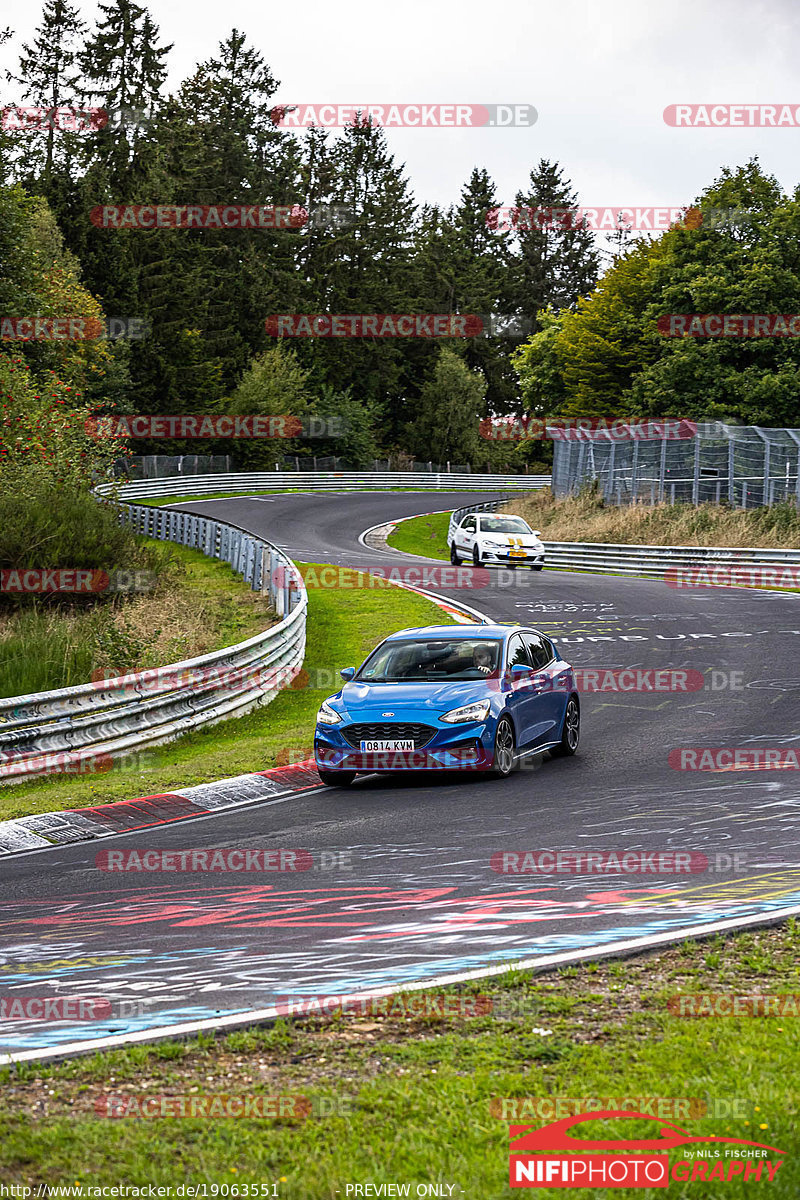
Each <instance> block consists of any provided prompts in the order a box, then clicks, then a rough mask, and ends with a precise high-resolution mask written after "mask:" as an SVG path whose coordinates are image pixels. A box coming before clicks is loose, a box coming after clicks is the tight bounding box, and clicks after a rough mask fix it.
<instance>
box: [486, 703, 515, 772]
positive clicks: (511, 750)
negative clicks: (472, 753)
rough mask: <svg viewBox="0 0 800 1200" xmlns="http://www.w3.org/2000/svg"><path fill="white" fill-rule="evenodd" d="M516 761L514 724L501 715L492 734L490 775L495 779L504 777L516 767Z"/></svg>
mask: <svg viewBox="0 0 800 1200" xmlns="http://www.w3.org/2000/svg"><path fill="white" fill-rule="evenodd" d="M518 762H519V760H518V758H517V744H516V738H515V737H514V726H513V725H512V724H511V722H510V721H509V719H508V717H501V718H500V720H499V721H498V722H497V730H496V732H495V735H494V756H493V765H492V775H494V776H495V778H497V779H505V778H506V776H507V775H510V774H511V772H512V771H513V770H514V769H515V768H516V767H517V765H518Z"/></svg>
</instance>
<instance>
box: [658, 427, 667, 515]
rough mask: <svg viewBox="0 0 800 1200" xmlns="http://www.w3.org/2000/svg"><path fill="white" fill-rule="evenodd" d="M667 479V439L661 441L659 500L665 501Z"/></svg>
mask: <svg viewBox="0 0 800 1200" xmlns="http://www.w3.org/2000/svg"><path fill="white" fill-rule="evenodd" d="M666 479H667V439H666V437H663V438H662V439H661V465H660V467H659V469H658V498H659V500H663V499H664V487H665V484H666Z"/></svg>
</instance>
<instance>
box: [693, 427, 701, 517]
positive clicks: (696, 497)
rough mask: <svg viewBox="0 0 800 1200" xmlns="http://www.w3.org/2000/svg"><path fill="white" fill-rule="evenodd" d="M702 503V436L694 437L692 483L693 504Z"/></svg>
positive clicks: (697, 434)
mask: <svg viewBox="0 0 800 1200" xmlns="http://www.w3.org/2000/svg"><path fill="white" fill-rule="evenodd" d="M699 503H700V434H699V432H698V433H696V434H695V435H694V479H693V481H692V504H699Z"/></svg>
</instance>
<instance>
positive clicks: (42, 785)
mask: <svg viewBox="0 0 800 1200" xmlns="http://www.w3.org/2000/svg"><path fill="white" fill-rule="evenodd" d="M195 553H196V552H195ZM201 557H202V556H201ZM205 561H206V562H209V560H207V559H206V560H205ZM211 565H213V566H214V567H215V568H216V567H219V568H220V570H221V571H222V573H223V575H224V572H225V571H227V572H228V576H229V577H228V579H227V580H224V581H223V582H222V583H221V586H224V587H225V588H227V589H228V590H230V589H231V588H232V587H233V586H234V584H233V583H232V580H233V579H236V577H235V576H233V575H232V573H231V572H230V569H229V568H227V567H226V566H225V565H224V564H216V563H214V564H211ZM318 566H319V564H318ZM358 575H359V573H358V572H352V578H353V581H354V582H355V581H356V579H357V577H358ZM345 578H347V576H345ZM235 586H237V587H240V588H242V589H243V591H246V592H247V593H249V592H250V589H249V588H248V587H247V586H246V585H245V584H243V583H241V581H240V580H236V584H235ZM354 595H357V597H358V604H357V605H356V604H354V603H353V600H354ZM434 621H435V622H436V623H437V624H447V623H448V621H449V618H447V616H446V614H444V613H443V612H442V611H441V609H439V608H437V607H436V605H434V604H433V603H432V602H431V601H430V600H425V599H424V598H423V597H422V596H417V595H414V594H413V593H412V592H408V591H405V590H403V589H402V588H394V587H387V588H379V589H374V588H359V589H358V591H357V593H355V592H354V591H353V590H350V589H343V588H311V589H309V610H308V626H307V631H308V632H307V638H308V640H307V645H306V658H305V662H304V673H303V674H301V675H300V676H298V679H297V680H296V683H297V684H298V686H297V687H292V688H287V689H285V690H284V691H283V692H281V694H280V695H279V696H277V697H276V698H275V699H274V700H273V701H272V703H271V704H269V705H267V706H266V707H264V708H258V709H255V710H254V711H253V712H251V713H248V714H247V715H246V716H243V717H239V718H238V719H236V720H231V721H224V722H220V724H219V725H215V726H212V727H211V728H210V729H206V730H200V731H198V732H196V733H192V734H189V735H187V736H186V737H183V738H181V739H180V741H177V742H173V743H171V744H170V745H168V746H163V747H160V748H156V749H154V750H150V751H147V752H146V753H144V754H141V755H138V756H134V757H133V758H132V759H131V760H129V762H128V761H126V760H123V761H122V762H121V763H120V768H119V770H114V771H111V772H109V773H108V774H106V775H99V776H86V777H77V776H69V777H65V776H53V777H51V778H50V779H45V780H42V781H31V782H30V783H20V784H14V785H13V786H11V787H4V788H0V821H1V820H7V819H8V818H9V817H20V816H24V815H26V814H28V813H34V812H48V811H51V810H52V811H55V810H57V809H61V808H73V807H76V806H84V805H89V804H100V803H109V802H110V801H113V800H125V799H128V798H130V797H131V796H147V795H154V794H156V793H159V792H168V791H169V790H170V789H171V788H178V787H181V786H184V787H186V786H189V785H191V784H195V783H205V782H207V781H209V780H212V779H220V778H221V777H223V776H229V775H241V774H244V773H245V772H247V771H264V770H266V769H267V768H269V767H272V766H275V764H276V762H277V761H278V759H279V758H281V759H282V760H283V761H293V760H296V759H299V758H303V757H306V756H307V754H308V752H309V749H310V744H311V740H312V735H313V728H314V716H315V714H316V712H317V709H318V708H319V705H320V702H321V700H323V699H324V698H325V697H326V696H329V695H330V694H331V693H332V692H334V691H336V690H337V689H338V687H339V685H340V683H341V681H340V680H339V677H338V675H337V673H336V672H337V671H338V669H339V668H340V667H345V666H354V665H357V664H358V663H360V662H361V661H362V660H363V659H364V658H365V657H366V655H367V653H368V652H369V651H370V650H371V649H372V648H373V647H374V646H375V645H376V643H377V642H379V641H380V640H381V639H382V638H383V637H385V636H386V635H387V634H388V633H391V632H393V631H394V630H395V629H402V628H404V627H405V626H414V625H427V624H430V623H432V622H434ZM245 636H249V635H248V634H243V633H240V632H239V633H237V636H236V637H230V639H229V641H241V640H243V638H244V637H245ZM222 644H223V645H224V644H226V642H223V643H222Z"/></svg>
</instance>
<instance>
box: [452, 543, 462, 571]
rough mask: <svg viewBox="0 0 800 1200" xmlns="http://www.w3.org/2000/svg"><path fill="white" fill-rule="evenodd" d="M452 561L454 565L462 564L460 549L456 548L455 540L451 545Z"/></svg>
mask: <svg viewBox="0 0 800 1200" xmlns="http://www.w3.org/2000/svg"><path fill="white" fill-rule="evenodd" d="M450 562H451V563H452V564H453V566H454V567H460V566H461V559H460V558H459V557H458V551H457V550H456V544H455V542H453V544H452V546H451V547H450Z"/></svg>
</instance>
